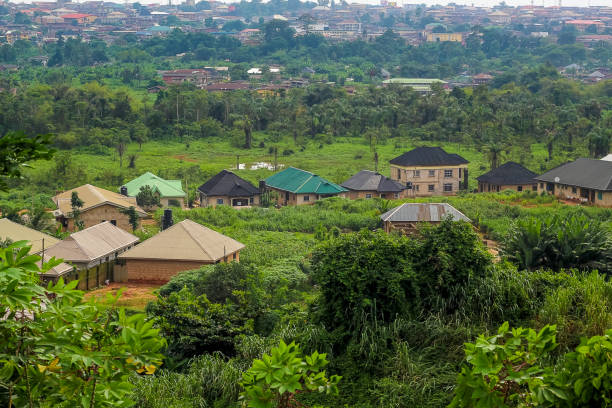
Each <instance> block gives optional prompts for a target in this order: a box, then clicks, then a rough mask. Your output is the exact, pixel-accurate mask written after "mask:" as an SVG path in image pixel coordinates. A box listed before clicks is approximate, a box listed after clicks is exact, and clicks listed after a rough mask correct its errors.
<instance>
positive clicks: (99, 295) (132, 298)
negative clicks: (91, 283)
mask: <svg viewBox="0 0 612 408" xmlns="http://www.w3.org/2000/svg"><path fill="white" fill-rule="evenodd" d="M159 287H160V285H150V284H145V283H133V282H128V283H119V282H113V283H111V284H110V285H108V286H105V287H103V288H100V289H96V290H92V291H90V292H87V293H86V294H85V298H86V299H90V298H95V299H96V300H98V301H101V302H104V301H105V300H106V298H107V296H108V295H109V294H110V295H113V296H115V295H116V294H117V292H118V291H119V289H121V288H123V292H122V293H121V297H120V298H119V300H118V301H117V306H119V307H125V308H126V309H130V310H135V311H140V312H142V311H144V309H145V307H146V306H147V303H149V302H151V301H153V300H155V299H156V295H155V291H156V290H157V289H158V288H159Z"/></svg>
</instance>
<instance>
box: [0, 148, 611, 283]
mask: <svg viewBox="0 0 612 408" xmlns="http://www.w3.org/2000/svg"><path fill="white" fill-rule="evenodd" d="M389 164H390V174H389V177H387V176H384V175H382V174H379V173H377V172H373V171H369V170H362V171H360V172H358V173H357V174H355V175H353V176H352V177H350V178H349V179H348V180H346V181H345V182H343V183H341V184H336V183H333V182H331V181H329V180H327V179H325V178H323V177H321V176H319V175H317V174H314V173H311V172H309V171H305V170H301V169H297V168H294V167H287V168H285V169H283V170H281V171H279V172H277V173H275V174H273V175H272V176H270V177H268V178H266V179H265V180H261V181H260V182H259V185H258V186H257V187H256V186H254V185H253V184H251V183H250V182H249V181H247V180H245V179H243V178H241V177H239V176H238V175H236V174H235V173H233V172H231V171H228V170H223V171H221V172H220V173H218V174H216V175H215V176H213V177H212V178H211V179H209V180H208V181H206V182H205V183H204V184H202V185H201V186H199V187H198V189H197V192H198V197H197V201H199V205H200V206H202V207H213V208H214V207H217V206H230V207H234V208H244V207H251V206H258V205H261V204H267V205H268V204H275V205H276V206H277V207H280V206H289V205H306V204H312V203H314V202H316V201H318V200H321V199H324V198H327V197H343V198H346V199H370V198H384V199H402V198H415V197H427V196H445V195H455V194H457V192H459V191H462V190H463V191H465V190H467V188H468V161H467V160H466V159H465V158H463V157H461V156H460V155H458V154H454V153H448V152H446V151H444V149H442V148H440V147H418V148H415V149H413V150H411V151H409V152H406V153H404V154H402V155H400V156H398V157H396V158H394V159H392V160H391V161H390V162H389ZM477 181H478V190H477V191H478V192H482V193H484V192H499V191H503V190H514V191H517V192H521V191H531V192H537V193H539V194H543V193H546V194H553V195H555V196H557V197H559V198H560V199H564V200H575V201H577V202H582V203H589V204H593V205H599V206H612V155H610V156H606V157H605V158H603V159H601V160H596V159H584V158H583V159H578V160H575V161H573V162H569V163H566V164H563V165H561V166H558V167H556V168H554V169H552V170H550V171H548V172H546V173H544V174H542V175H537V174H536V173H534V172H532V171H530V170H528V169H526V168H525V167H523V166H522V165H520V164H518V163H515V162H508V163H505V164H503V165H502V166H500V167H497V168H495V169H493V170H491V171H489V172H487V173H485V174H483V175H481V176H479V177H477ZM145 187H148V188H149V189H150V191H151V192H152V194H154V195H155V196H156V197H157V199H158V201H159V203H160V205H161V206H162V207H165V208H166V209H165V210H164V217H163V219H162V223H161V224H162V225H161V232H159V233H158V234H156V235H155V236H153V237H152V238H149V239H147V240H146V241H144V242H142V243H140V242H139V241H140V240H139V238H138V237H137V236H136V235H134V234H133V222H131V220H130V214H129V212H130V211H127V210H129V209H132V211H131V215H132V216H134V214H135V215H136V216H137V217H138V218H146V217H148V214H147V211H145V209H143V208H141V206H139V204H138V200H137V196H138V194H139V193H140V192H141V191H143V188H145ZM75 194H76V196H78V198H79V200H80V203H81V205H80V207H79V208H78V214H76V215H75V208H73V204H74V203H73V198H74V197H75ZM53 201H54V203H55V204H56V206H57V209H56V210H55V211H54V212H53V214H54V216H55V218H56V221H57V222H58V223H59V224H60V225H62V227H63V228H64V229H65V230H66V231H69V232H71V234H70V235H69V236H68V237H67V238H66V239H64V240H58V239H57V238H54V237H52V236H50V235H47V234H44V233H42V232H39V231H35V230H32V229H29V228H27V227H25V226H23V225H21V224H17V223H14V222H12V221H9V220H8V219H0V239H3V240H4V239H7V238H8V239H10V240H12V241H21V240H26V241H29V242H30V244H31V245H32V249H31V252H32V253H35V254H39V255H41V257H42V259H43V260H44V261H45V262H46V261H48V260H49V259H50V258H51V257H56V258H58V259H59V258H61V259H63V260H64V262H63V263H61V264H59V265H57V266H55V267H54V268H52V269H51V270H49V271H47V272H45V274H44V275H42V279H43V280H44V281H49V280H52V281H54V280H57V279H58V278H59V277H60V276H61V277H63V278H64V279H65V280H72V279H79V288H81V289H84V290H88V289H90V288H94V287H98V286H100V285H102V284H103V283H105V282H106V283H108V282H111V281H114V282H126V281H135V282H139V281H140V282H148V283H151V282H155V283H163V282H167V281H168V280H169V279H170V278H171V277H172V276H174V275H175V274H177V273H178V272H180V271H184V270H191V269H196V268H199V267H201V266H203V265H207V264H214V263H219V262H232V261H235V262H239V260H240V251H241V250H242V249H243V248H244V245H243V244H241V243H240V242H237V241H235V240H234V239H232V238H230V237H227V236H225V235H223V234H221V233H219V232H217V231H214V230H212V229H210V228H207V227H205V226H203V225H200V224H198V223H195V222H193V221H191V220H188V219H187V220H184V221H181V222H179V223H176V224H174V223H173V219H172V210H171V207H179V208H185V207H186V206H187V194H186V193H185V192H184V191H183V189H182V186H181V181H180V180H165V179H162V178H161V177H158V176H156V175H154V174H152V173H149V172H147V173H144V174H143V175H141V176H140V177H138V178H136V179H134V180H132V181H130V182H129V183H126V184H125V185H123V186H120V187H119V189H118V192H113V191H109V190H105V189H102V188H99V187H96V186H92V185H90V184H85V185H82V186H80V187H77V188H74V189H72V190H68V191H64V192H62V193H60V194H57V195H56V196H55V197H53ZM264 201H265V203H264ZM448 215H452V217H453V219H455V220H465V221H468V222H469V219H468V218H467V217H466V216H465V215H463V214H462V213H460V212H459V211H458V210H456V209H455V208H453V207H452V206H450V205H449V204H446V203H405V204H402V205H400V206H398V207H396V208H393V209H392V210H390V211H388V212H386V213H384V214H382V215H381V220H382V222H383V225H384V229H385V231H387V232H390V231H392V230H399V231H401V232H403V233H412V232H413V231H414V230H416V228H417V226H418V224H419V223H423V222H427V223H438V222H440V221H441V220H442V219H443V218H444V217H446V216H448ZM75 218H78V220H75Z"/></svg>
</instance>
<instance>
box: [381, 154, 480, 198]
mask: <svg viewBox="0 0 612 408" xmlns="http://www.w3.org/2000/svg"><path fill="white" fill-rule="evenodd" d="M389 163H390V167H391V179H392V180H396V181H399V182H400V183H402V184H404V185H405V186H406V187H407V190H408V191H407V192H406V196H408V197H427V196H436V195H455V194H457V192H458V191H459V190H466V189H467V185H468V163H469V162H468V161H467V160H466V159H464V158H463V157H461V156H459V155H458V154H454V153H447V152H445V151H444V149H442V148H440V147H417V148H416V149H413V150H411V151H409V152H406V153H404V154H402V155H401V156H398V157H396V158H395V159H393V160H391V161H390V162H389Z"/></svg>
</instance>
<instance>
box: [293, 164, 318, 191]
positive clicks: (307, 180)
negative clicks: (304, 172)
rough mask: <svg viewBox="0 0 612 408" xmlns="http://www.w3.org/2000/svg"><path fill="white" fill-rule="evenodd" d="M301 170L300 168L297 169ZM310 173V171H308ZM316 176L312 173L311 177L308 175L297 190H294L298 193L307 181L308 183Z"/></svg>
mask: <svg viewBox="0 0 612 408" xmlns="http://www.w3.org/2000/svg"><path fill="white" fill-rule="evenodd" d="M297 170H299V169H297ZM308 173H310V172H308ZM313 177H314V174H312V173H310V177H308V178H307V179H306V180H305V181H304V182H303V183H302V184H300V185H299V186H298V187H297V188H296V189H295V190H293V191H294V192H295V193H297V192H298V191H300V188H302V187H304V185H305V184H306V183H308V182H309V181H310V180H311V179H312V178H313Z"/></svg>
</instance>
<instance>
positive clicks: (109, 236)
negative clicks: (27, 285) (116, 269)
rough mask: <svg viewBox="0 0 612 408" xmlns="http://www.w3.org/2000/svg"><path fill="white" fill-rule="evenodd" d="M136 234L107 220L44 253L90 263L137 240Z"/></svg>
mask: <svg viewBox="0 0 612 408" xmlns="http://www.w3.org/2000/svg"><path fill="white" fill-rule="evenodd" d="M138 241H139V239H138V237H137V236H135V235H132V234H130V233H129V232H127V231H124V230H122V229H121V228H119V227H116V226H115V225H113V224H111V223H110V222H108V221H105V222H102V223H100V224H97V225H94V226H92V227H89V228H85V229H84V230H82V231H79V232H75V233H74V234H71V235H70V236H69V237H68V238H66V239H65V240H63V241H60V242H58V243H57V244H55V245H54V246H52V247H51V248H49V249H48V250H47V251H45V254H47V255H49V256H55V257H56V258H62V259H64V260H66V261H69V262H75V263H87V264H88V263H90V262H93V261H96V260H99V259H101V258H105V257H107V256H109V255H113V256H114V253H115V252H118V251H122V250H124V249H125V248H127V247H129V246H130V245H134V244H135V243H136V242H138Z"/></svg>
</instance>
